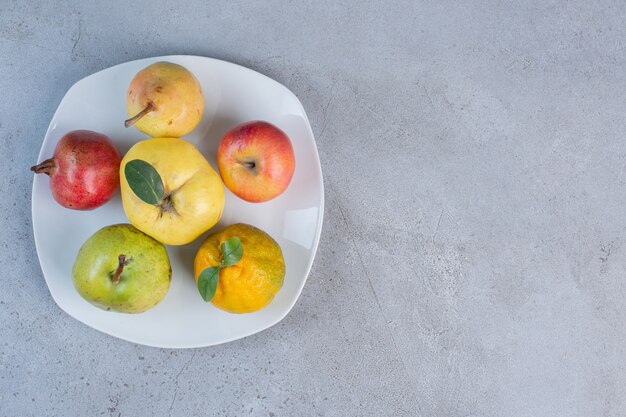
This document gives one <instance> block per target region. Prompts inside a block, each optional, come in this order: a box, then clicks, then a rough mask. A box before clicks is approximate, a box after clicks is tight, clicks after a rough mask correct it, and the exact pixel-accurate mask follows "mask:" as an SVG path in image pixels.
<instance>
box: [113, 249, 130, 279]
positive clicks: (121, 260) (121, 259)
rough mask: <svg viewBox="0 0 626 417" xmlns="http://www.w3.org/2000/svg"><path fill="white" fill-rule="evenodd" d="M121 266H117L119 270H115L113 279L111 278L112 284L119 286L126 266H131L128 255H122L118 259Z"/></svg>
mask: <svg viewBox="0 0 626 417" xmlns="http://www.w3.org/2000/svg"><path fill="white" fill-rule="evenodd" d="M117 260H118V262H119V264H118V265H117V269H116V270H115V273H114V274H113V277H112V278H111V282H113V284H115V285H117V284H118V283H119V282H120V277H121V276H122V271H124V267H125V266H126V265H128V264H129V262H130V259H126V255H124V254H121V255H120V256H119V257H118V258H117Z"/></svg>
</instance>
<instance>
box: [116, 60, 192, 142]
mask: <svg viewBox="0 0 626 417" xmlns="http://www.w3.org/2000/svg"><path fill="white" fill-rule="evenodd" d="M126 110H127V113H128V117H130V119H128V120H126V121H125V122H124V126H126V127H129V126H131V125H135V127H136V128H137V129H139V130H141V131H142V132H144V133H146V134H148V135H150V136H152V137H155V138H156V137H163V138H178V137H181V136H183V135H186V134H187V133H189V132H191V131H192V130H193V129H194V128H195V127H196V126H197V125H198V123H200V119H201V118H202V113H203V112H204V95H203V94H202V87H201V86H200V82H198V79H197V78H196V77H195V76H194V75H193V74H192V73H191V72H190V71H189V70H188V69H187V68H185V67H183V66H181V65H178V64H174V63H172V62H155V63H154V64H152V65H149V66H147V67H146V68H144V69H142V70H141V71H139V72H138V73H137V74H136V75H135V76H134V77H133V79H132V81H131V82H130V85H129V86H128V93H127V96H126Z"/></svg>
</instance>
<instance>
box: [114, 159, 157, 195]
mask: <svg viewBox="0 0 626 417" xmlns="http://www.w3.org/2000/svg"><path fill="white" fill-rule="evenodd" d="M124 174H125V175H126V181H128V185H129V186H130V189H131V190H133V192H134V193H135V195H136V196H137V197H139V198H140V199H142V200H143V201H145V202H146V203H148V204H155V205H156V204H158V203H159V202H160V201H161V199H163V195H164V190H163V181H162V180H161V176H160V175H159V173H158V172H157V170H156V169H155V168H154V167H153V166H152V165H150V164H149V163H147V162H146V161H142V160H141V159H134V160H132V161H130V162H128V163H127V164H126V166H125V167H124Z"/></svg>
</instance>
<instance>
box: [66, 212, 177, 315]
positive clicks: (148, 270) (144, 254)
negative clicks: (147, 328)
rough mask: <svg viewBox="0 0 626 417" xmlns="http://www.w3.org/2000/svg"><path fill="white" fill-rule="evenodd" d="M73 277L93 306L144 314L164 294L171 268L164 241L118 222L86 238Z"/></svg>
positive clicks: (79, 290)
mask: <svg viewBox="0 0 626 417" xmlns="http://www.w3.org/2000/svg"><path fill="white" fill-rule="evenodd" d="M72 276H73V281H74V286H75V287H76V290H77V291H78V293H79V294H80V295H81V296H82V297H83V298H84V299H85V300H87V301H89V302H90V303H92V304H93V305H95V306H97V307H100V308H102V309H104V310H107V311H110V310H113V311H117V312H121V313H142V312H144V311H146V310H149V309H151V308H152V307H154V306H155V305H157V304H158V303H159V302H160V301H161V300H162V299H163V298H164V297H165V295H166V294H167V291H168V289H169V287H170V281H171V279H172V268H171V266H170V260H169V257H168V256H167V251H166V250H165V246H163V244H162V243H160V242H158V241H156V240H155V239H153V238H151V237H150V236H148V235H146V234H145V233H143V232H141V231H140V230H138V229H136V228H135V227H134V226H132V225H130V224H115V225H111V226H106V227H103V228H102V229H100V230H98V231H97V232H96V233H94V234H93V235H92V236H91V237H90V238H89V239H87V241H86V242H85V243H84V244H83V246H82V247H81V248H80V250H79V251H78V255H77V257H76V262H75V263H74V268H73V270H72Z"/></svg>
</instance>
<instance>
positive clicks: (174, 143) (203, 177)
mask: <svg viewBox="0 0 626 417" xmlns="http://www.w3.org/2000/svg"><path fill="white" fill-rule="evenodd" d="M120 183H121V184H120V186H121V187H120V188H121V192H122V204H123V206H124V211H125V212H126V216H128V219H129V220H130V222H131V223H132V225H133V226H135V227H136V228H137V229H139V230H141V231H142V232H144V233H146V234H147V235H150V236H152V237H153V238H155V239H156V240H158V241H159V242H161V243H164V244H167V245H184V244H186V243H189V242H191V241H193V240H194V239H196V238H197V237H198V236H200V235H201V234H202V233H204V232H205V231H207V230H208V229H210V228H211V227H213V226H214V225H215V224H216V223H217V222H218V221H219V219H220V217H221V215H222V211H223V210H224V184H223V183H222V180H221V179H220V177H219V175H218V174H217V172H215V170H214V169H213V168H212V167H211V165H210V164H209V162H208V161H207V160H206V159H205V158H204V156H203V155H202V154H201V153H200V151H198V149H197V148H196V147H195V146H194V145H192V144H191V143H189V142H187V141H185V140H184V139H179V138H153V139H148V140H143V141H141V142H138V143H136V144H135V145H134V146H133V147H132V148H130V150H129V151H128V152H127V153H126V155H125V156H124V158H123V159H122V163H121V166H120Z"/></svg>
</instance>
